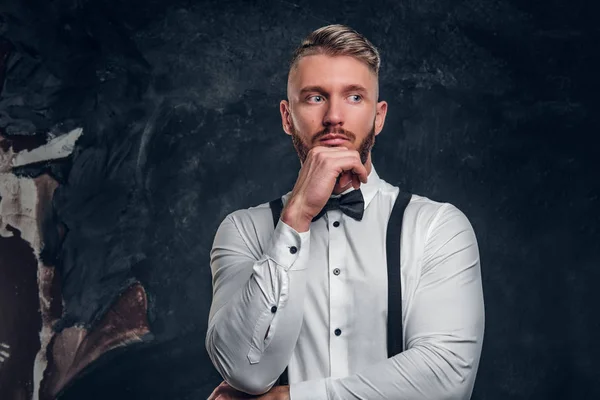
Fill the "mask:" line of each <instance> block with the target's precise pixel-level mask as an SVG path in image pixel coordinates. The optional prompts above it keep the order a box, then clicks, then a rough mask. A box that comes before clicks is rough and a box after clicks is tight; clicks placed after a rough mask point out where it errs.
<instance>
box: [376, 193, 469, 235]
mask: <svg viewBox="0 0 600 400" xmlns="http://www.w3.org/2000/svg"><path fill="white" fill-rule="evenodd" d="M381 189H382V193H383V194H384V195H388V196H391V197H393V198H394V199H395V198H396V196H398V194H399V191H400V190H401V189H400V188H399V187H397V186H394V185H391V184H389V183H387V182H385V181H384V182H383V183H382V187H381ZM403 226H404V227H410V228H411V229H412V230H413V231H417V232H418V233H421V234H422V235H423V237H424V238H427V237H430V236H431V235H432V233H433V232H435V230H436V229H441V228H444V229H446V228H451V230H454V231H460V230H464V229H472V227H471V224H470V222H469V219H468V218H467V216H466V215H465V214H464V213H463V212H462V211H461V210H460V209H459V208H458V207H457V206H455V205H454V204H452V203H450V202H447V201H439V200H434V199H431V198H429V197H426V196H423V195H420V194H416V193H411V199H410V202H409V203H408V205H407V206H406V209H405V211H404V217H403ZM415 233H416V232H415Z"/></svg>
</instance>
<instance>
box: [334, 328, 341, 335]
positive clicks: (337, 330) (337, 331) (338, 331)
mask: <svg viewBox="0 0 600 400" xmlns="http://www.w3.org/2000/svg"><path fill="white" fill-rule="evenodd" d="M334 333H335V336H340V335H341V334H342V330H341V329H339V328H338V329H336V330H335V331H334Z"/></svg>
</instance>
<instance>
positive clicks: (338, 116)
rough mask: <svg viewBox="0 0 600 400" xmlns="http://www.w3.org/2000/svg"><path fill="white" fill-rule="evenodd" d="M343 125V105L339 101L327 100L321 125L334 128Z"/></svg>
mask: <svg viewBox="0 0 600 400" xmlns="http://www.w3.org/2000/svg"><path fill="white" fill-rule="evenodd" d="M343 124H344V112H343V104H342V102H341V101H340V100H337V99H334V98H333V97H332V98H331V99H329V102H328V103H327V110H326V111H325V115H324V116H323V125H325V126H336V125H343Z"/></svg>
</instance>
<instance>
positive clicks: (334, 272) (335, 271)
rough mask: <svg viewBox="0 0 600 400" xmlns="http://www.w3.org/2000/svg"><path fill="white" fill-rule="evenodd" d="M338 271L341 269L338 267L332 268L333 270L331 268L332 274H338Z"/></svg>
mask: <svg viewBox="0 0 600 400" xmlns="http://www.w3.org/2000/svg"><path fill="white" fill-rule="evenodd" d="M340 272H341V271H340V269H339V268H336V269H334V270H333V274H334V275H339V274H340Z"/></svg>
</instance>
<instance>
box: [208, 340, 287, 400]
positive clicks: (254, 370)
mask: <svg viewBox="0 0 600 400" xmlns="http://www.w3.org/2000/svg"><path fill="white" fill-rule="evenodd" d="M211 333H212V334H211ZM205 345H206V351H207V352H208V355H209V357H210V359H211V361H212V363H213V365H214V366H215V368H216V369H217V371H218V372H219V374H220V375H221V377H222V378H223V380H224V381H225V382H227V383H228V384H229V385H230V386H231V387H233V388H234V389H236V390H239V391H241V392H244V393H246V394H249V395H255V396H256V395H262V394H264V393H266V392H268V391H269V390H271V388H272V387H273V385H274V384H275V381H276V379H273V378H272V377H271V376H267V375H266V374H265V370H264V368H263V367H262V365H261V366H259V365H260V364H250V363H249V362H248V359H247V358H243V359H231V358H230V357H227V355H226V352H223V351H222V349H220V346H219V345H218V343H215V336H214V332H211V330H210V329H209V331H208V332H207V336H206V343H205Z"/></svg>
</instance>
